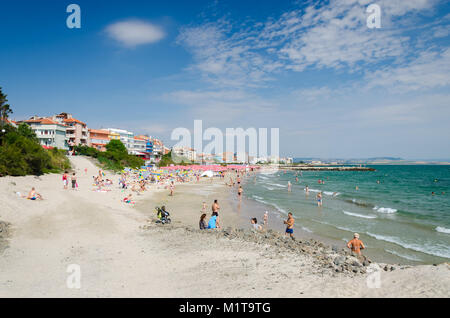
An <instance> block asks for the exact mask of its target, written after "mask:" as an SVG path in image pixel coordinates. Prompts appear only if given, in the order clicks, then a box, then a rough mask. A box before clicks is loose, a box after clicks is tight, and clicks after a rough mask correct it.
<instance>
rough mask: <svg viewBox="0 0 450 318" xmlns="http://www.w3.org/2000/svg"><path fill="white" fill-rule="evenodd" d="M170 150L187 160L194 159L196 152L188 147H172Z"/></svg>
mask: <svg viewBox="0 0 450 318" xmlns="http://www.w3.org/2000/svg"><path fill="white" fill-rule="evenodd" d="M172 152H173V153H174V154H176V155H177V156H180V157H183V158H186V159H187V160H189V161H195V160H196V159H197V152H196V151H195V150H194V149H192V148H190V147H174V148H172Z"/></svg>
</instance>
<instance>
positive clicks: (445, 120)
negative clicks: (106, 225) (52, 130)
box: [0, 0, 450, 159]
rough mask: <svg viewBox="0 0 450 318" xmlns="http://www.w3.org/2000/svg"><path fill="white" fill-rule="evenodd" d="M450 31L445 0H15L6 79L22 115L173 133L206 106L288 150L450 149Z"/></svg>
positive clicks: (418, 154)
mask: <svg viewBox="0 0 450 318" xmlns="http://www.w3.org/2000/svg"><path fill="white" fill-rule="evenodd" d="M70 3H76V4H78V5H80V7H81V15H82V21H81V29H69V28H67V27H66V18H67V16H68V13H66V7H67V5H69V4H70ZM372 3H376V4H378V5H379V6H380V8H381V12H382V15H381V26H382V27H381V28H380V29H369V28H368V27H367V25H366V19H367V16H368V14H367V13H366V8H367V6H368V5H369V4H372ZM449 30H450V4H449V2H448V1H438V0H436V1H433V0H428V1H427V0H408V1H403V0H380V1H370V0H336V1H253V0H251V1H250V0H246V1H231V0H230V1H200V0H197V1H164V2H163V1H119V0H116V1H92V0H90V1H79V0H73V1H71V2H69V1H60V0H53V1H49V0H47V1H21V0H17V1H4V0H2V1H1V11H0V36H1V39H2V45H1V48H0V86H2V87H3V90H4V92H6V93H7V94H8V99H9V102H10V104H11V105H12V107H13V110H14V114H13V115H12V118H13V119H17V120H18V119H24V118H28V117H30V116H32V115H41V116H44V115H51V114H53V113H56V112H62V111H66V112H71V113H73V114H74V116H75V117H76V118H78V119H80V120H83V121H85V122H86V123H87V124H88V126H89V127H92V128H107V127H117V128H124V129H129V130H132V131H134V132H135V133H147V134H150V135H154V136H159V137H161V138H162V139H163V140H164V141H166V143H168V144H171V143H174V142H171V141H170V134H171V132H172V130H173V129H174V128H176V127H186V128H189V129H192V128H193V121H194V119H202V120H203V126H204V127H218V128H220V129H225V128H227V127H230V128H237V127H243V128H249V127H255V128H261V127H266V128H272V127H278V128H280V152H281V154H283V155H292V156H300V157H339V158H355V157H374V156H396V157H403V158H410V159H418V158H421V159H443V158H447V159H448V158H450V147H449V145H450V125H449V120H450V90H449V86H450V76H449V72H450V38H449Z"/></svg>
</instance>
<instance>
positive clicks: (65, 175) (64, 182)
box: [62, 171, 69, 189]
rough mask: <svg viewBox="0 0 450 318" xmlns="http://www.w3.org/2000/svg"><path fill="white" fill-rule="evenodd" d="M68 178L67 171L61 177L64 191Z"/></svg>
mask: <svg viewBox="0 0 450 318" xmlns="http://www.w3.org/2000/svg"><path fill="white" fill-rule="evenodd" d="M68 179H69V176H68V175H67V171H65V172H64V174H63V176H62V181H63V186H64V189H67V186H68Z"/></svg>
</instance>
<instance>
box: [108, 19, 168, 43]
mask: <svg viewBox="0 0 450 318" xmlns="http://www.w3.org/2000/svg"><path fill="white" fill-rule="evenodd" d="M106 32H107V34H108V35H109V36H110V37H111V38H112V39H114V40H115V41H117V42H119V43H120V44H121V45H123V46H125V47H136V46H139V45H143V44H150V43H155V42H158V41H160V40H161V39H163V38H164V36H165V33H164V31H163V30H162V29H161V28H160V27H159V26H157V25H154V24H152V23H149V22H146V21H141V20H126V21H120V22H116V23H113V24H110V25H109V26H107V27H106Z"/></svg>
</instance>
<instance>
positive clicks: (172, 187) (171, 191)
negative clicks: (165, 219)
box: [169, 181, 175, 196]
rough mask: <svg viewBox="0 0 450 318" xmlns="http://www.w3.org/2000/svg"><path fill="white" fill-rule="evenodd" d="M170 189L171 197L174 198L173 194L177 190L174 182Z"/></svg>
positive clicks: (171, 183)
mask: <svg viewBox="0 0 450 318" xmlns="http://www.w3.org/2000/svg"><path fill="white" fill-rule="evenodd" d="M169 189H170V196H173V192H174V190H175V184H174V183H173V181H171V182H170V185H169Z"/></svg>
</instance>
